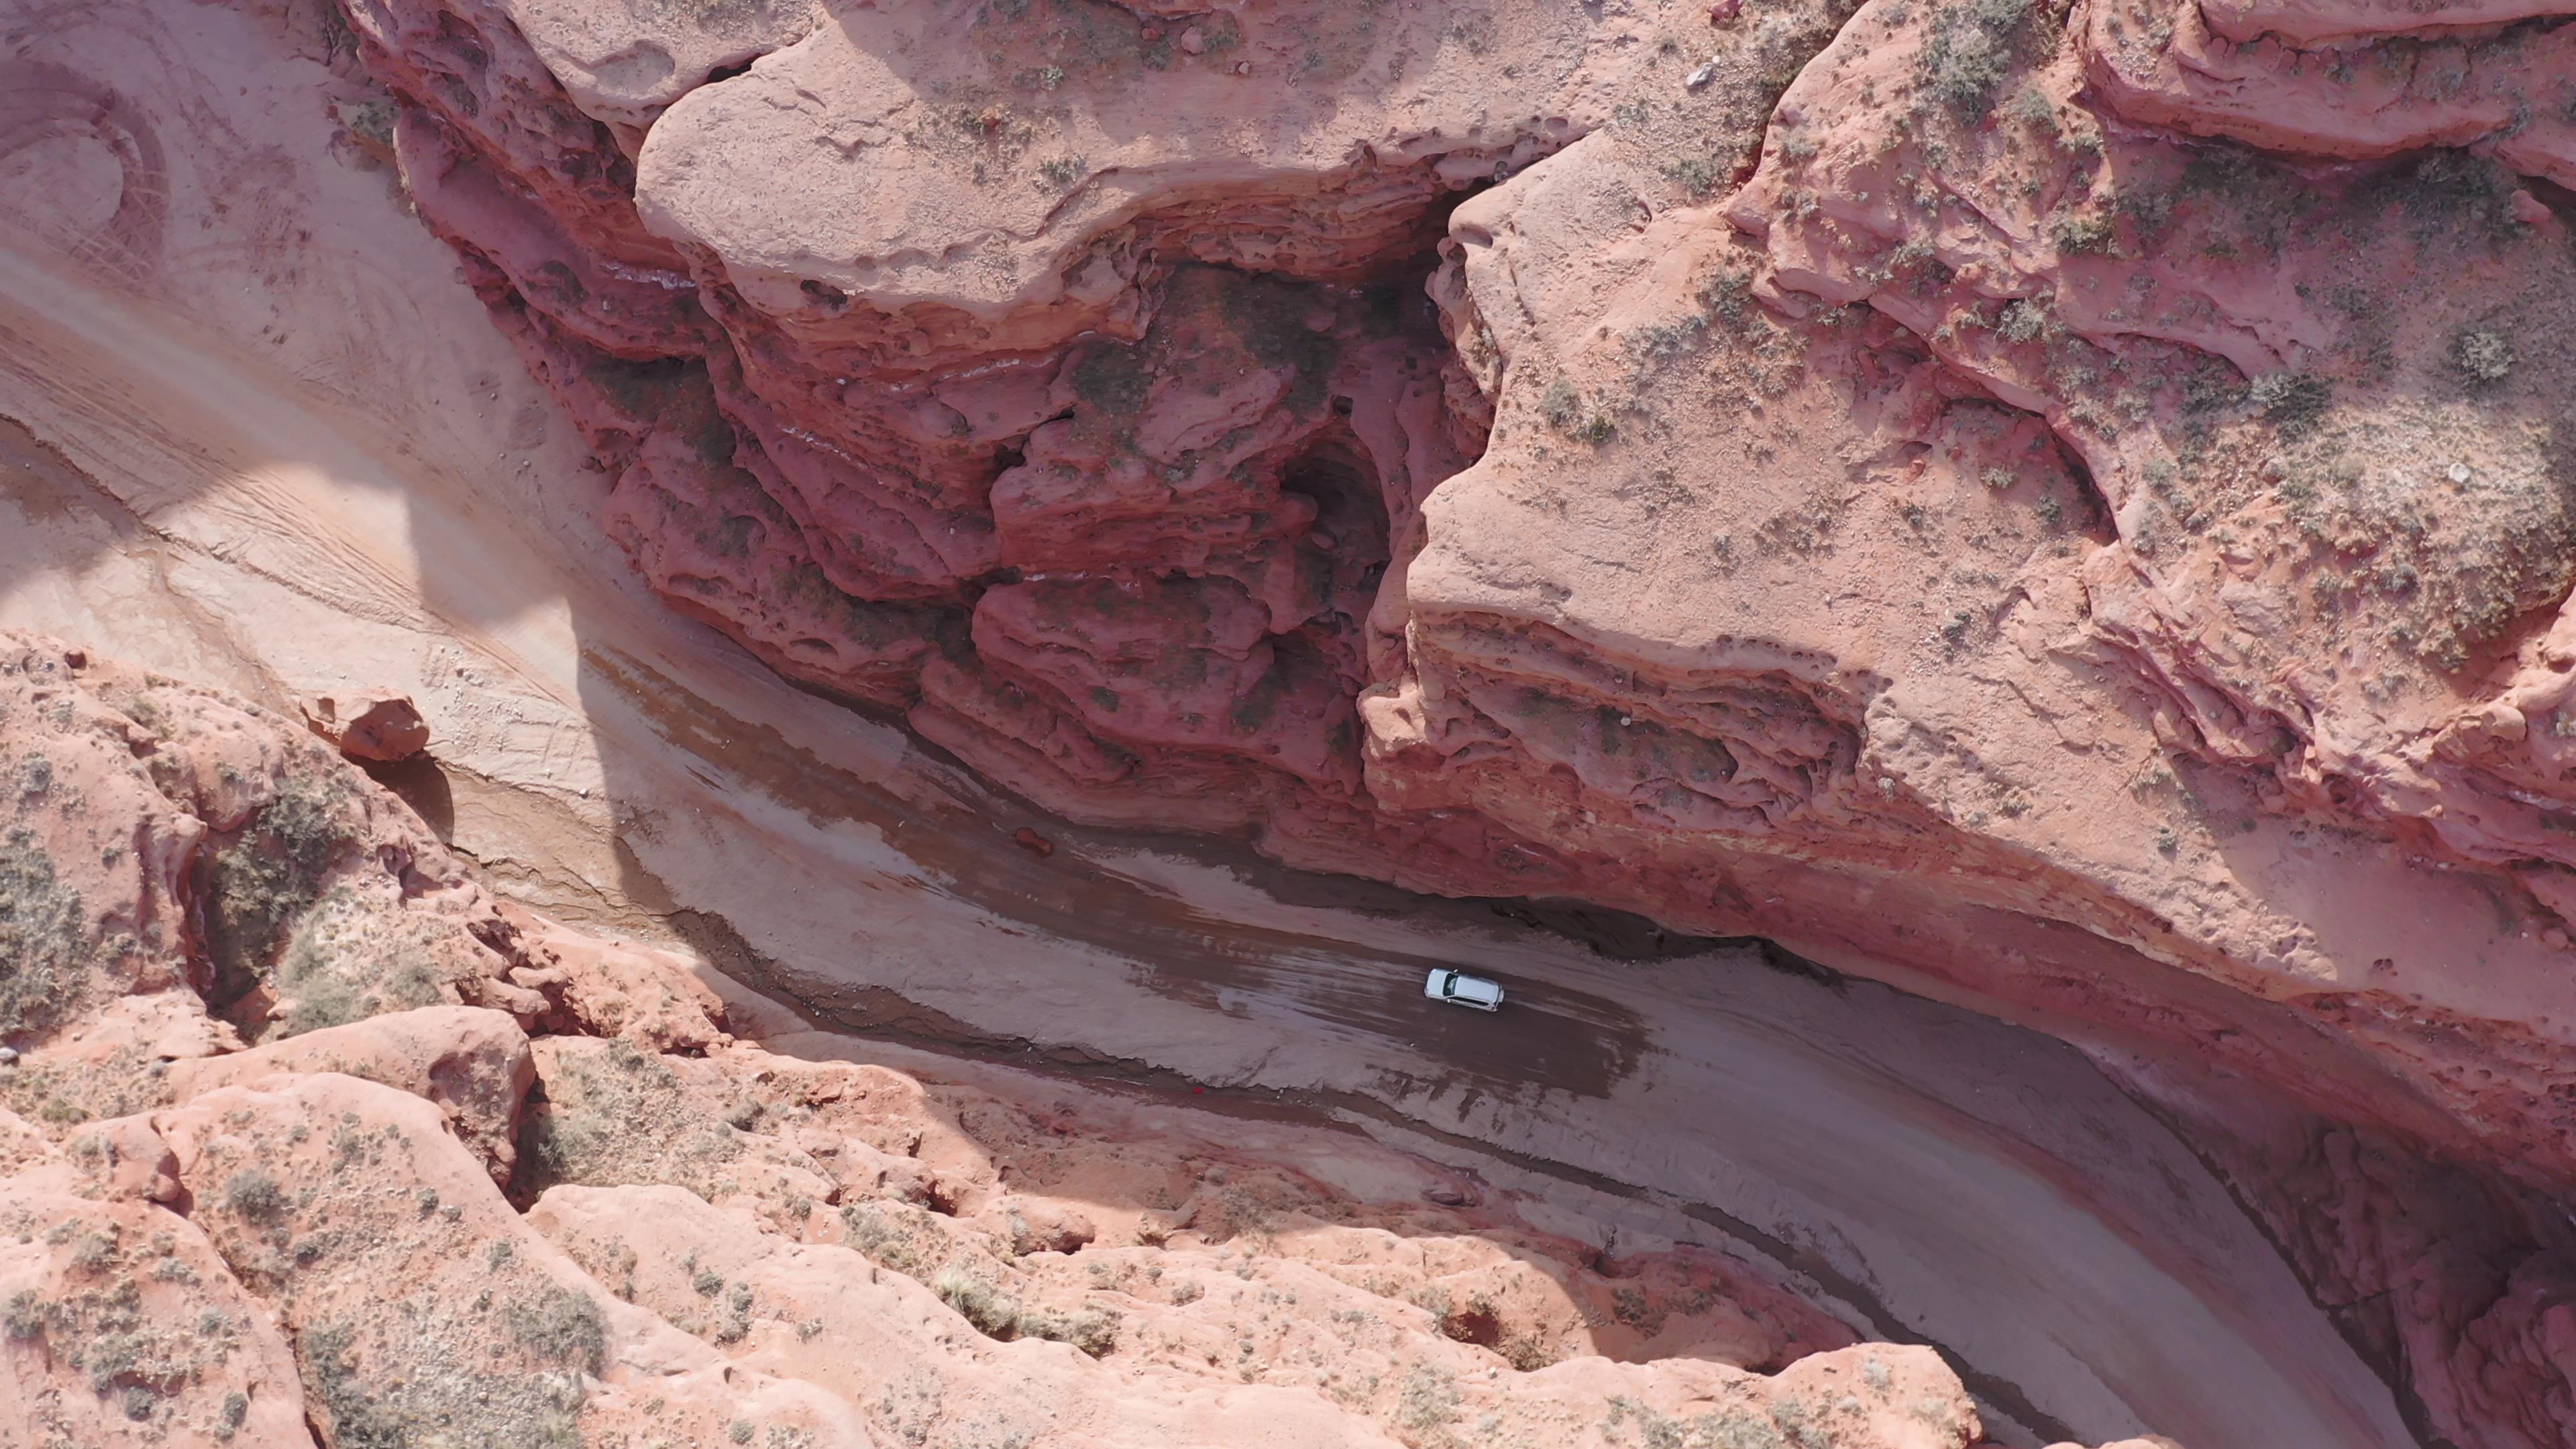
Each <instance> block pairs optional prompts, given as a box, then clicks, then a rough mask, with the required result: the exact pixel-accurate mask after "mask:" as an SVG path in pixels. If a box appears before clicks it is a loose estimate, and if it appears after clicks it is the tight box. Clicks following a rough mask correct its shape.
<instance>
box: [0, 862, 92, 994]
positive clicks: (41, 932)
mask: <svg viewBox="0 0 2576 1449" xmlns="http://www.w3.org/2000/svg"><path fill="white" fill-rule="evenodd" d="M85 921H86V916H85V915H84V913H83V911H82V908H81V898H80V895H79V893H78V892H75V891H73V890H71V889H69V888H67V887H65V886H64V885H62V884H61V882H60V881H59V880H57V879H56V877H55V874H54V861H53V857H52V856H51V855H49V854H47V853H46V851H45V847H44V844H43V843H42V842H41V841H39V840H37V839H36V836H35V834H34V832H32V831H29V830H26V829H24V828H20V829H13V830H11V831H10V832H9V833H8V836H7V837H6V838H5V839H0V1037H7V1036H14V1035H16V1034H18V1033H20V1032H28V1031H37V1030H41V1029H43V1028H45V1027H48V1026H51V1025H52V1024H53V1023H54V1022H56V1021H58V1020H60V1019H61V1018H62V1016H63V1014H64V1013H65V1012H66V1011H67V1010H69V1009H70V1008H71V1007H72V1006H74V1005H76V1004H77V1003H78V1002H79V1000H80V999H81V998H82V996H83V995H84V994H85V987H86V985H87V982H86V979H85V976H84V973H83V972H82V970H81V967H82V964H83V956H84V953H85V949H86V945H87V938H88V932H87V930H86V928H85V924H84V923H85Z"/></svg>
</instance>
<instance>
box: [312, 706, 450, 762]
mask: <svg viewBox="0 0 2576 1449" xmlns="http://www.w3.org/2000/svg"><path fill="white" fill-rule="evenodd" d="M297 707H298V708H300V709H301V710H302V711H303V713H304V723H305V726H306V727H307V728H308V729H310V730H312V731H313V733H315V734H316V735H319V736H321V737H322V738H323V739H326V740H329V741H330V742H331V743H332V744H333V745H335V746H337V747H338V748H339V751H340V753H341V754H344V755H346V756H348V757H349V758H350V759H353V760H371V761H375V762H377V763H380V764H390V763H393V762H395V761H398V760H408V759H410V758H411V757H412V756H414V755H417V754H419V753H420V752H421V751H422V750H425V749H427V748H429V722H428V721H427V720H424V719H422V718H421V717H420V707H419V706H418V705H415V704H413V703H412V702H411V701H410V700H409V699H406V698H404V697H403V696H401V695H399V694H394V693H392V692H390V691H386V690H375V691H370V692H366V693H360V694H349V695H336V694H318V695H315V696H313V697H312V698H310V699H305V700H300V701H298V702H297Z"/></svg>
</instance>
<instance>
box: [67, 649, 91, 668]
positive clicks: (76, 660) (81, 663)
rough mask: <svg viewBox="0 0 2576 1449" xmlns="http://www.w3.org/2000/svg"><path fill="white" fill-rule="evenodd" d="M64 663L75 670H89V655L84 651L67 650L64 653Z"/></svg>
mask: <svg viewBox="0 0 2576 1449" xmlns="http://www.w3.org/2000/svg"><path fill="white" fill-rule="evenodd" d="M63 663H64V664H65V665H67V666H69V667H71V668H73V669H87V668H89V653H88V651H87V650H82V649H66V650H64V651H63Z"/></svg>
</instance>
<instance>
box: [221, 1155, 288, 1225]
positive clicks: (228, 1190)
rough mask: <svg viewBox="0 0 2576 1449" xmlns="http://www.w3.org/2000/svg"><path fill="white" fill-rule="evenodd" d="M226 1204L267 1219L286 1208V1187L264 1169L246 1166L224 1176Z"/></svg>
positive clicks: (260, 1219) (248, 1216) (251, 1215)
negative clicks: (228, 1175) (280, 1184)
mask: <svg viewBox="0 0 2576 1449" xmlns="http://www.w3.org/2000/svg"><path fill="white" fill-rule="evenodd" d="M224 1206H225V1208H227V1209H228V1210H230V1211H232V1212H236V1213H239V1214H241V1215H242V1216H243V1217H246V1218H251V1219H255V1220H259V1221H266V1220H267V1219H270V1218H273V1217H276V1216H277V1215H278V1214H279V1213H281V1212H284V1211H285V1210H286V1189H284V1188H282V1187H280V1186H278V1185H277V1179H276V1178H274V1177H271V1176H269V1175H268V1174H267V1173H266V1172H264V1171H262V1170H261V1169H259V1168H256V1167H245V1168H243V1169H241V1170H240V1171H239V1172H236V1173H234V1174H233V1175H232V1176H230V1177H227V1178H225V1179H224Z"/></svg>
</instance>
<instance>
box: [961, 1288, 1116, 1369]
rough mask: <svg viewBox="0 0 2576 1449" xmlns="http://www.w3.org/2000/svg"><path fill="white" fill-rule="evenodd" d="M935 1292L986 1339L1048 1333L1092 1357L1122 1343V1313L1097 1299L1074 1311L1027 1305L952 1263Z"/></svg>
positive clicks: (1057, 1340) (1098, 1356)
mask: <svg viewBox="0 0 2576 1449" xmlns="http://www.w3.org/2000/svg"><path fill="white" fill-rule="evenodd" d="M930 1288H931V1291H932V1292H934V1293H937V1294H938V1295H939V1300H940V1301H941V1302H943V1303H945V1304H947V1305H948V1306H949V1307H950V1308H953V1309H955V1310H956V1311H957V1316H959V1317H960V1318H963V1319H965V1320H966V1321H967V1322H968V1323H971V1324H973V1325H974V1326H975V1331H976V1332H978V1333H981V1334H983V1335H984V1336H985V1337H987V1338H997V1339H1002V1340H1005V1341H1008V1340H1010V1339H1015V1338H1045V1339H1053V1340H1055V1341H1056V1342H1058V1343H1069V1344H1072V1345H1073V1346H1074V1347H1075V1348H1078V1349H1081V1350H1082V1351H1083V1352H1084V1353H1087V1354H1089V1355H1091V1356H1092V1357H1093V1358H1103V1357H1106V1356H1107V1355H1108V1354H1109V1353H1110V1351H1111V1350H1113V1349H1115V1348H1116V1347H1117V1346H1118V1315H1117V1314H1116V1313H1114V1312H1112V1311H1110V1310H1109V1309H1106V1308H1103V1307H1100V1306H1098V1305H1095V1304H1085V1305H1084V1306H1083V1307H1082V1308H1081V1309H1079V1310H1078V1311H1076V1312H1073V1313H1070V1314H1063V1313H1053V1312H1049V1311H1047V1310H1044V1309H1029V1308H1023V1307H1022V1306H1021V1305H1020V1301H1019V1300H1018V1299H1017V1298H1014V1297H1012V1296H1011V1295H1010V1294H1009V1293H1007V1292H1004V1291H1003V1290H1002V1289H1001V1288H999V1287H998V1286H996V1285H995V1284H994V1283H993V1282H992V1280H990V1279H988V1278H986V1277H984V1276H983V1275H982V1274H981V1273H978V1272H976V1271H974V1270H973V1269H971V1268H962V1267H951V1268H948V1269H945V1270H943V1271H942V1272H941V1273H940V1275H939V1276H938V1278H936V1279H935V1280H933V1281H932V1283H931V1285H930Z"/></svg>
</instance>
